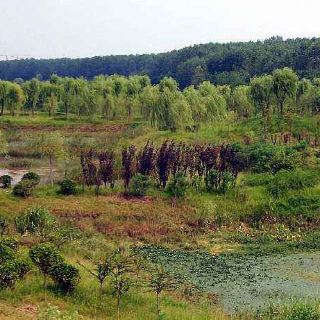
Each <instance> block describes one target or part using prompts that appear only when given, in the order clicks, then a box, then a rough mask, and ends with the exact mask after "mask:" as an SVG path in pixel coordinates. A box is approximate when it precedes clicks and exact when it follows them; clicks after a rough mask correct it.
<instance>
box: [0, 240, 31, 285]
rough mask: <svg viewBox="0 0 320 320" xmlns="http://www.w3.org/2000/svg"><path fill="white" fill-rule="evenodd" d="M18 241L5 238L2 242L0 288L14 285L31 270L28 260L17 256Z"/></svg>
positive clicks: (0, 244) (0, 248)
mask: <svg viewBox="0 0 320 320" xmlns="http://www.w3.org/2000/svg"><path fill="white" fill-rule="evenodd" d="M17 247H18V246H17V241H15V240H13V239H5V240H2V241H1V243H0V288H7V287H13V286H14V284H15V283H16V281H17V280H19V279H23V278H24V276H25V275H26V274H27V272H28V271H29V270H30V265H29V263H28V262H26V261H23V260H20V259H17V258H16V250H17Z"/></svg>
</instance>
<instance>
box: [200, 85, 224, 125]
mask: <svg viewBox="0 0 320 320" xmlns="http://www.w3.org/2000/svg"><path fill="white" fill-rule="evenodd" d="M199 93H200V95H201V97H202V103H203V104H204V105H205V107H206V110H207V114H206V118H207V120H220V119H222V118H223V117H225V116H226V114H227V103H226V99H225V98H224V96H223V95H222V94H221V93H220V92H219V90H218V89H217V87H215V86H214V85H213V84H211V83H210V82H209V81H204V82H203V83H202V84H201V85H200V86H199Z"/></svg>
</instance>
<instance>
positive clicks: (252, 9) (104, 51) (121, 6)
mask: <svg viewBox="0 0 320 320" xmlns="http://www.w3.org/2000/svg"><path fill="white" fill-rule="evenodd" d="M319 12H320V1H319V0H0V58H1V55H9V56H20V57H44V58H49V57H50V58H51V57H91V56H97V55H99V56H100V55H110V54H140V53H158V52H166V51H171V50H174V49H179V48H183V47H186V46H190V45H194V44H200V43H207V42H229V41H247V40H258V39H260V40H263V39H267V38H269V37H271V36H275V35H280V36H283V37H284V38H296V37H319V36H320V19H319Z"/></svg>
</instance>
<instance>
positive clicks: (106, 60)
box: [0, 37, 320, 88]
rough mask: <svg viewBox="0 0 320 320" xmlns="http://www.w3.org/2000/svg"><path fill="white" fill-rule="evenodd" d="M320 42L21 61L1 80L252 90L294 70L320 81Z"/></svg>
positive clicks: (0, 68) (1, 72)
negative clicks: (140, 80)
mask: <svg viewBox="0 0 320 320" xmlns="http://www.w3.org/2000/svg"><path fill="white" fill-rule="evenodd" d="M319 53H320V39H319V38H312V39H306V38H303V39H301V38H298V39H289V40H283V39H282V38H281V37H273V38H270V39H268V40H265V41H257V42H237V43H232V42H231V43H224V44H222V43H209V44H202V45H196V46H193V47H188V48H184V49H181V50H175V51H172V52H168V53H161V54H144V55H127V56H125V55H123V56H105V57H93V58H82V59H67V58H63V59H48V60H36V59H26V60H15V61H2V62H0V79H4V80H15V79H17V78H22V79H24V80H29V79H31V78H33V77H35V76H36V75H38V76H40V77H41V78H42V79H44V80H47V79H49V78H50V76H51V75H52V74H57V75H59V76H70V77H80V76H83V77H85V78H88V79H92V78H93V77H95V76H97V75H99V74H103V75H112V74H119V75H123V76H130V75H137V74H139V75H145V74H146V75H148V76H149V77H150V78H151V81H152V83H158V82H159V81H160V80H161V79H162V78H163V77H165V76H170V77H173V78H175V79H176V80H177V82H178V83H179V86H180V87H181V88H185V87H186V86H189V85H191V84H194V85H197V84H199V83H201V82H202V81H204V80H209V81H211V82H213V83H215V84H230V85H239V84H247V83H248V82H249V80H250V78H252V77H253V76H257V75H261V74H265V73H271V72H272V71H273V70H275V69H278V68H283V67H290V68H292V69H293V70H295V71H296V72H297V73H298V75H299V76H300V77H305V78H310V79H311V78H314V77H318V76H320V60H319V59H320V55H319Z"/></svg>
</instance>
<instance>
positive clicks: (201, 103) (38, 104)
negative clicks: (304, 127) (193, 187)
mask: <svg viewBox="0 0 320 320" xmlns="http://www.w3.org/2000/svg"><path fill="white" fill-rule="evenodd" d="M319 107H320V79H314V80H313V81H310V80H306V79H302V80H299V79H298V76H297V75H296V74H295V73H294V71H292V70H291V69H289V68H284V69H278V70H275V71H274V72H273V73H272V75H265V76H260V77H255V78H253V79H251V81H250V84H249V85H242V86H237V87H230V86H227V85H225V86H215V85H213V84H211V83H210V82H208V81H204V82H202V83H201V84H200V85H198V86H196V87H195V86H190V87H187V88H185V89H184V90H183V91H181V90H180V89H179V86H178V83H177V82H176V81H175V80H174V79H173V78H168V77H166V78H163V79H162V80H161V81H160V82H159V84H157V85H152V84H151V82H150V79H149V77H148V76H131V77H123V76H118V75H114V76H97V77H95V78H94V79H93V80H90V81H88V80H86V79H84V78H76V79H75V78H69V77H64V78H62V77H58V76H57V75H52V76H51V78H50V80H49V81H40V80H39V79H37V78H34V79H32V80H30V81H26V82H23V81H22V80H21V79H20V80H17V81H16V82H8V81H0V114H1V115H2V114H4V113H10V114H12V115H14V114H16V113H17V112H18V111H23V112H30V113H32V114H34V113H35V112H36V111H46V112H48V114H49V115H51V116H53V115H55V114H57V113H59V114H61V113H62V114H65V115H66V116H68V115H69V114H75V115H77V116H79V117H81V116H86V117H88V116H89V117H103V118H106V119H109V120H111V119H129V120H130V119H131V118H133V117H142V118H144V119H146V120H149V121H150V123H151V125H153V126H154V127H156V128H158V129H160V130H171V131H176V130H179V129H180V130H196V129H197V128H199V127H200V125H201V124H203V123H206V122H211V121H212V120H217V119H218V120H220V119H221V118H223V117H225V116H226V114H227V113H228V111H234V113H235V114H236V117H237V118H238V119H241V118H249V117H251V116H253V115H257V114H260V115H262V116H263V117H262V118H263V119H264V123H265V124H268V122H269V119H270V118H271V117H272V116H273V115H279V116H285V115H286V114H288V113H290V114H293V113H299V114H312V113H316V112H318V111H319Z"/></svg>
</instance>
